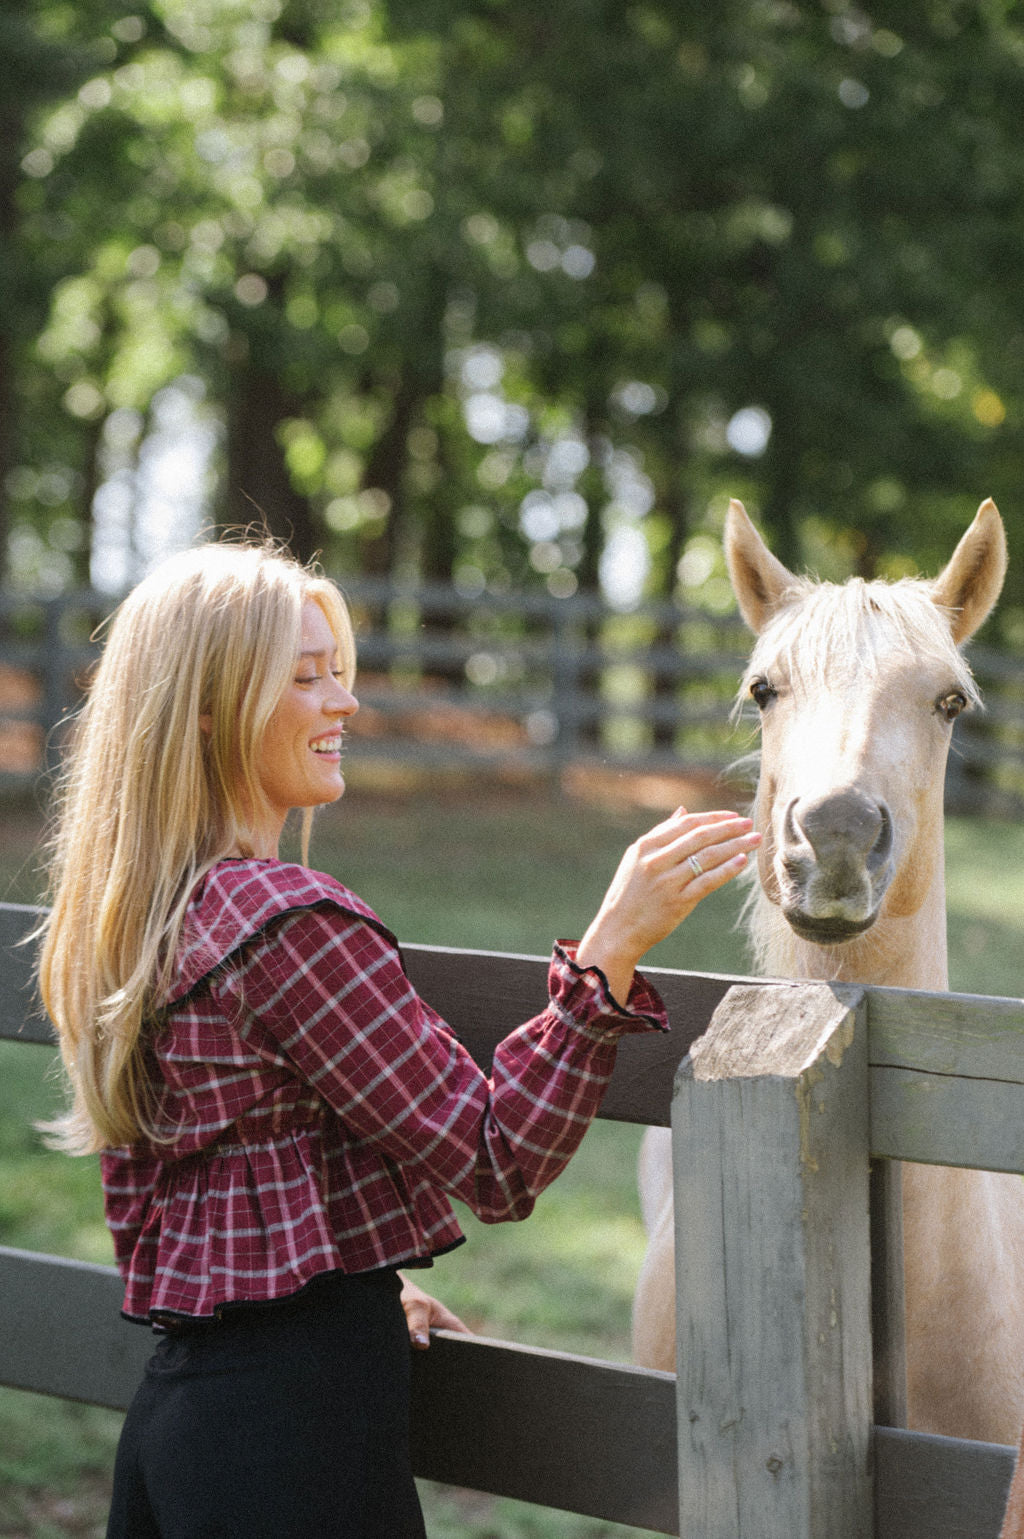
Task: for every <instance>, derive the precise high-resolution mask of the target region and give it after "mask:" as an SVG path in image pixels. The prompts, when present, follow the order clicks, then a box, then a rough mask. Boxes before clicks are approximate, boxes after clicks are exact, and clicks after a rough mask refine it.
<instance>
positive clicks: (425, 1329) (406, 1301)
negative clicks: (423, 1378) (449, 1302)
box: [398, 1272, 470, 1352]
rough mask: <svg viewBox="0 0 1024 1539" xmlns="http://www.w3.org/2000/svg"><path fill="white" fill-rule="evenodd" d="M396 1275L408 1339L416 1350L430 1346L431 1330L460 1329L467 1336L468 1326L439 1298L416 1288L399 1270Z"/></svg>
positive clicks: (468, 1332)
mask: <svg viewBox="0 0 1024 1539" xmlns="http://www.w3.org/2000/svg"><path fill="white" fill-rule="evenodd" d="M398 1275H399V1276H400V1277H401V1279H402V1308H403V1309H404V1310H405V1323H406V1325H407V1326H408V1327H409V1340H410V1341H411V1342H412V1344H413V1346H414V1347H416V1348H417V1350H419V1351H421V1352H425V1351H426V1349H427V1347H429V1346H430V1332H431V1330H436V1331H462V1332H464V1333H465V1335H467V1336H468V1335H469V1334H470V1330H469V1326H468V1325H463V1323H462V1321H461V1320H460V1319H459V1317H458V1315H453V1314H452V1312H451V1310H450V1309H447V1308H446V1307H445V1306H444V1304H442V1303H441V1301H440V1299H435V1298H431V1296H430V1294H429V1293H424V1291H423V1289H422V1288H417V1286H416V1284H415V1283H414V1282H410V1281H409V1279H408V1277H405V1276H403V1274H402V1273H401V1272H400V1273H399V1274H398Z"/></svg>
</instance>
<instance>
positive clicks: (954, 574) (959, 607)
mask: <svg viewBox="0 0 1024 1539" xmlns="http://www.w3.org/2000/svg"><path fill="white" fill-rule="evenodd" d="M1005 576H1006V533H1005V531H1004V529H1003V521H1002V519H1001V518H1000V517H999V510H998V508H997V507H996V505H995V503H994V502H993V501H992V499H991V497H989V498H988V499H987V500H986V501H985V502H983V503H982V505H981V507H980V508H979V509H978V511H977V513H976V514H975V516H974V522H973V523H972V524H971V527H970V528H969V529H968V531H967V533H966V534H965V535H964V536H963V538H962V539H961V541H960V543H959V545H958V546H957V548H956V550H955V551H954V552H953V554H952V556H951V557H950V558H949V564H948V565H947V566H946V567H945V568H944V569H943V570H942V571H941V572H940V573H939V575H938V577H936V579H935V581H934V583H933V584H932V598H933V599H934V601H935V603H936V604H938V605H939V607H940V608H942V609H945V610H947V611H948V612H949V624H950V629H951V630H952V632H953V640H954V641H955V642H956V644H957V646H959V645H960V643H961V642H962V641H966V640H967V638H968V637H969V636H973V635H974V633H975V631H976V630H977V629H978V627H979V625H981V623H982V621H983V620H985V619H986V618H987V617H988V615H989V613H990V612H991V610H992V607H993V605H994V604H995V601H996V599H997V598H998V597H999V593H1000V590H1001V588H1002V586H1003V578H1004V577H1005Z"/></svg>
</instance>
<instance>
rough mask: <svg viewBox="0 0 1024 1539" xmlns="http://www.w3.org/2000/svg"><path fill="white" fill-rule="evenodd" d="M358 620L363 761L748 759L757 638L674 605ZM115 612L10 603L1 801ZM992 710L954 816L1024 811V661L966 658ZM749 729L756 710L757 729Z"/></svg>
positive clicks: (378, 594) (960, 774)
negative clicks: (749, 673)
mask: <svg viewBox="0 0 1024 1539" xmlns="http://www.w3.org/2000/svg"><path fill="white" fill-rule="evenodd" d="M345 590H346V594H347V597H348V599H349V602H350V604H351V607H352V610H353V614H354V617H355V620H356V626H357V633H358V640H359V659H360V677H359V685H358V693H359V697H360V702H361V709H360V712H359V715H358V716H357V717H356V718H355V720H354V722H353V724H352V728H351V730H352V732H353V735H354V736H355V737H356V738H357V739H358V740H359V741H358V746H357V749H356V752H357V753H358V754H359V755H360V757H367V756H382V757H384V758H386V759H388V760H397V761H403V760H404V761H411V762H414V763H415V764H417V765H418V766H421V767H424V766H426V767H430V766H434V767H439V768H448V767H456V766H466V765H469V766H473V767H474V768H480V767H495V768H500V769H502V770H508V769H520V770H526V771H541V772H545V773H554V774H557V773H559V772H560V771H562V770H563V769H564V768H565V767H566V766H567V765H578V764H584V765H586V764H589V765H595V764H597V765H601V766H604V767H612V768H615V767H619V768H628V769H639V770H645V771H677V772H682V773H685V774H688V775H691V776H692V775H694V774H700V775H716V774H718V773H719V772H721V771H722V769H723V768H724V767H725V766H727V765H728V764H731V763H733V762H734V761H735V760H737V759H738V758H741V757H742V756H743V755H744V754H745V753H746V752H748V751H749V749H750V747H751V745H752V743H753V741H754V732H753V730H752V725H750V724H747V723H745V722H742V721H741V723H740V724H739V725H738V726H737V725H736V724H735V723H734V721H733V719H732V703H733V699H734V696H735V692H736V686H737V683H738V680H739V678H740V675H741V673H742V671H743V668H744V665H745V659H746V654H747V650H748V646H749V637H748V636H747V633H746V631H745V630H744V628H743V626H742V624H741V623H740V621H739V620H738V619H737V617H736V616H735V615H734V614H726V615H718V614H708V613H705V612H703V611H697V610H695V609H685V608H680V607H678V606H676V605H673V604H660V605H645V606H642V607H640V608H638V609H636V610H632V611H630V612H628V613H625V614H623V613H618V612H615V611H613V610H610V609H609V608H608V607H607V606H606V605H604V604H602V603H601V602H599V601H598V600H597V599H594V598H590V597H584V596H579V595H577V596H575V597H573V598H569V599H555V598H552V597H550V596H549V595H543V594H534V593H514V594H493V593H485V594H478V595H471V594H466V593H462V592H460V591H459V590H457V589H455V588H444V587H420V588H416V589H402V588H400V587H397V586H395V585H394V584H392V583H387V582H383V581H381V582H373V581H369V580H365V579H362V580H358V581H353V582H350V583H346V584H345ZM109 607H110V600H109V599H106V598H104V597H103V596H102V595H99V594H96V593H89V592H79V593H69V594H61V595H60V596H58V597H54V598H47V599H42V598H38V599H36V598H28V597H24V596H17V595H13V594H10V593H8V594H6V595H0V621H2V626H0V785H2V784H3V783H4V782H5V781H6V782H8V783H12V784H24V783H25V781H26V780H30V779H31V778H32V777H33V776H35V775H38V774H39V772H40V771H41V770H42V769H43V768H44V766H45V767H49V768H52V766H53V764H54V763H55V762H56V758H57V755H58V752H59V746H60V732H59V730H58V726H57V724H58V723H59V722H60V720H61V718H62V716H63V715H64V714H65V713H66V712H67V711H68V710H69V709H71V708H73V707H74V705H75V704H76V703H77V701H78V700H79V698H80V694H81V683H82V680H83V679H84V677H85V676H86V674H87V671H88V669H89V667H90V666H91V664H92V662H93V660H94V658H95V656H96V650H97V649H96V647H95V645H94V644H93V642H92V641H91V640H90V637H91V635H92V633H93V630H94V628H95V626H96V625H97V623H98V622H99V621H100V620H101V619H102V618H103V616H104V615H105V613H106V612H107V610H108V608H109ZM972 660H973V662H974V665H975V668H976V671H977V672H978V675H979V679H980V681H981V683H982V686H983V688H984V690H985V694H986V699H987V703H988V708H987V710H986V711H985V712H984V713H977V714H972V715H971V716H969V717H968V718H966V719H965V720H963V721H961V722H959V723H958V724H957V729H956V738H955V748H954V753H953V755H952V760H951V764H950V773H949V777H948V782H947V785H948V801H949V803H950V805H951V806H958V807H963V808H969V809H971V810H980V809H982V808H984V809H987V810H994V811H1005V812H1014V811H1018V810H1020V808H1021V807H1024V705H1022V703H1021V702H1022V701H1024V660H1022V659H1018V658H1012V657H1008V656H1005V655H1002V654H1000V653H996V652H993V651H991V650H986V649H982V648H978V649H975V650H974V652H973V653H972ZM750 715H751V720H752V716H753V712H751V713H750Z"/></svg>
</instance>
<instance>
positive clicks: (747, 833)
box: [576, 807, 761, 1004]
mask: <svg viewBox="0 0 1024 1539" xmlns="http://www.w3.org/2000/svg"><path fill="white" fill-rule="evenodd" d="M760 842H761V835H760V834H758V833H755V832H754V825H753V823H752V822H751V820H750V819H749V818H744V817H739V816H738V815H737V814H736V813H735V812H687V811H686V808H685V807H680V808H679V809H678V810H677V811H676V812H674V813H673V814H672V816H671V817H669V818H666V819H665V821H664V822H663V823H659V824H657V826H656V827H655V828H652V829H651V830H650V832H649V833H646V834H644V835H642V837H641V838H639V839H638V840H637V841H636V843H635V844H631V845H630V847H629V849H628V850H627V851H626V853H625V855H623V857H622V860H621V861H620V862H619V869H618V870H617V871H616V873H615V876H614V878H613V880H612V884H611V886H610V887H609V889H608V891H607V893H606V894H605V897H604V901H603V902H602V904H601V907H600V909H599V910H598V912H597V916H596V918H595V919H594V921H593V923H592V924H591V925H590V927H589V928H588V930H587V932H586V934H585V935H584V937H583V939H582V940H581V941H580V944H579V947H578V949H577V953H576V960H577V961H578V962H579V964H580V966H581V967H589V966H596V967H599V968H600V969H601V971H602V972H603V973H604V975H605V977H606V978H607V979H608V984H609V987H610V988H611V991H612V993H613V994H614V996H615V998H616V999H617V1000H618V1001H619V1002H620V1004H624V1003H625V1002H626V998H627V996H628V994H629V988H630V983H631V981H632V978H633V970H634V968H635V967H636V965H637V963H638V962H639V961H640V958H641V957H642V956H643V955H644V953H645V952H647V951H649V950H650V948H651V947H652V946H653V945H655V944H656V943H657V942H658V941H660V940H664V938H665V936H666V935H670V934H671V933H672V931H673V930H674V929H675V928H676V926H677V925H678V924H681V923H682V921H683V920H684V919H685V918H686V916H687V915H688V914H691V913H692V912H693V910H694V909H695V908H696V907H697V904H698V903H699V902H700V901H701V899H702V898H706V897H707V896H708V893H711V892H715V891H717V889H718V888H719V887H724V886H725V884H726V882H730V881H732V879H733V877H734V876H738V875H739V873H740V872H741V871H742V870H743V868H744V866H745V865H746V863H747V856H748V854H749V852H750V851H751V850H754V849H756V848H757V846H758V845H759V844H760Z"/></svg>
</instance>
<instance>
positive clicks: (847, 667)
mask: <svg viewBox="0 0 1024 1539" xmlns="http://www.w3.org/2000/svg"><path fill="white" fill-rule="evenodd" d="M791 591H792V597H791V598H790V599H789V601H788V602H787V603H785V604H783V605H782V606H781V607H780V608H779V610H778V612H777V613H776V614H775V615H774V617H773V618H772V619H771V620H770V621H769V623H768V625H767V626H766V627H765V629H764V630H763V631H762V633H761V635H760V636H759V637H758V639H757V642H756V644H755V646H754V649H753V652H752V653H751V657H750V662H749V664H748V666H747V671H746V673H745V675H744V679H743V682H742V685H741V689H740V702H741V703H742V701H743V699H744V698H745V696H746V694H747V691H748V689H749V684H750V681H751V680H752V679H754V678H757V677H761V676H763V677H766V678H767V679H768V680H769V682H771V679H772V674H773V672H775V673H778V672H782V673H784V674H785V676H786V677H787V678H788V679H789V680H790V681H791V682H793V683H799V684H801V685H802V686H804V687H810V686H820V687H826V688H828V687H835V685H836V684H837V683H838V682H839V681H840V680H841V679H843V678H844V677H856V678H858V679H875V680H877V681H880V682H882V683H884V679H885V674H886V670H887V668H891V666H892V664H893V662H894V661H896V660H897V659H898V660H900V661H907V662H911V661H913V660H915V659H916V660H918V661H919V662H920V663H921V664H922V666H925V665H928V664H932V665H935V666H937V667H939V668H944V669H945V670H946V671H947V672H948V675H949V682H950V684H951V685H952V686H954V687H955V688H957V689H960V690H962V691H963V693H964V695H966V697H967V699H968V700H969V701H970V702H971V703H972V704H977V703H978V702H979V700H980V693H979V690H978V687H977V685H976V683H975V681H974V677H973V675H972V673H971V670H970V668H969V667H968V664H967V661H966V659H965V658H964V656H963V654H962V653H961V652H960V650H959V649H958V647H957V646H956V643H955V642H954V641H953V636H952V632H951V630H950V625H949V619H948V617H947V615H946V613H945V612H944V611H943V610H942V609H940V608H939V607H938V606H937V605H936V604H935V603H934V601H933V599H932V597H931V590H930V585H929V584H928V583H926V582H922V581H921V580H919V579H916V578H902V579H900V580H899V581H898V582H892V583H889V582H881V581H874V582H866V581H864V579H862V578H858V577H854V578H851V579H850V580H849V581H848V582H846V583H842V584H838V583H829V582H813V581H811V580H810V579H802V580H800V582H799V584H798V585H797V586H796V587H795V588H794V589H793V590H791Z"/></svg>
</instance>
